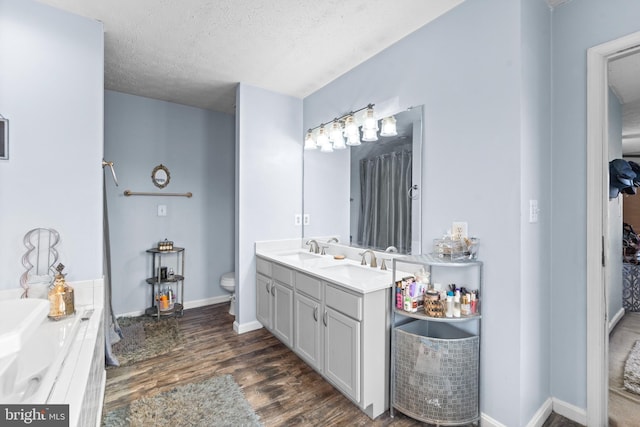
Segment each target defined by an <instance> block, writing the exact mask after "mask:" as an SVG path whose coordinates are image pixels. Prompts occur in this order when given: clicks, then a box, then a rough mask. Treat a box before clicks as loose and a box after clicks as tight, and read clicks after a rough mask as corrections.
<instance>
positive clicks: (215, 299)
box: [184, 295, 231, 309]
mask: <svg viewBox="0 0 640 427" xmlns="http://www.w3.org/2000/svg"><path fill="white" fill-rule="evenodd" d="M230 299H231V295H221V296H217V297H211V298H205V299H199V300H195V301H186V302H185V303H184V308H185V309H187V308H197V307H204V306H205V305H212V304H220V303H223V302H229V300H230Z"/></svg>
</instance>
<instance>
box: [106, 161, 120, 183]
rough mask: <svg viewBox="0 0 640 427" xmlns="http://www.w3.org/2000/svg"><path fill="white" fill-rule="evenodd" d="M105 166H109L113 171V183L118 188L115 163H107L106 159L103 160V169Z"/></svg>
mask: <svg viewBox="0 0 640 427" xmlns="http://www.w3.org/2000/svg"><path fill="white" fill-rule="evenodd" d="M105 166H109V168H110V169H111V175H112V176H113V182H115V183H116V187H117V186H118V178H116V171H115V169H113V162H107V161H106V160H105V159H102V168H103V169H104V167H105Z"/></svg>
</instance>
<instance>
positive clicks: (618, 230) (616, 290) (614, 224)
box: [607, 89, 637, 321]
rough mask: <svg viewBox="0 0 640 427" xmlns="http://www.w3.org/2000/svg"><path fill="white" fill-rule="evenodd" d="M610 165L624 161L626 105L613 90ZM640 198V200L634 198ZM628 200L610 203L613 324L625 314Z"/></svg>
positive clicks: (609, 296)
mask: <svg viewBox="0 0 640 427" xmlns="http://www.w3.org/2000/svg"><path fill="white" fill-rule="evenodd" d="M608 96H609V99H608V101H609V102H608V107H609V108H608V111H607V114H608V118H609V120H608V125H609V161H611V160H613V159H619V158H622V105H620V101H618V98H617V97H616V96H615V94H614V93H613V91H612V90H611V89H609V95H608ZM633 197H637V196H633ZM625 198H626V197H625V196H624V195H622V194H621V195H619V196H618V197H617V198H615V199H613V200H609V245H608V248H609V254H608V256H607V259H608V260H609V268H608V269H607V273H608V274H609V276H608V277H607V303H608V307H607V310H608V318H609V321H611V319H612V318H613V317H614V316H615V315H616V314H617V313H618V311H620V310H622V256H621V254H622V221H623V213H622V206H623V203H624V202H625Z"/></svg>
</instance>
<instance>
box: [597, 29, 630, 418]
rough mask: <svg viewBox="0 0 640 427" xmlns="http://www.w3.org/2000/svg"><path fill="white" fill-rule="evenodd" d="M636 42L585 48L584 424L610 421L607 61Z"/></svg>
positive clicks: (623, 39) (627, 40)
mask: <svg viewBox="0 0 640 427" xmlns="http://www.w3.org/2000/svg"><path fill="white" fill-rule="evenodd" d="M639 45H640V32H638V33H634V34H631V35H628V36H625V37H621V38H619V39H616V40H613V41H611V42H607V43H604V44H601V45H598V46H595V47H592V48H591V49H589V50H588V52H587V425H590V426H591V425H593V426H606V425H608V408H607V405H608V381H609V376H608V366H609V360H608V352H609V320H610V319H609V318H608V314H607V277H609V276H608V274H607V273H608V271H607V268H608V265H609V263H608V262H607V260H606V258H605V254H607V253H608V247H609V232H608V224H609V213H608V203H607V201H608V195H609V180H608V170H609V169H608V162H609V160H608V148H609V147H608V139H607V134H608V132H607V124H608V107H607V96H608V90H609V87H608V75H607V66H608V61H609V60H610V59H612V58H614V57H616V56H618V55H621V54H624V53H626V52H629V51H630V50H634V49H636V48H637V46H639Z"/></svg>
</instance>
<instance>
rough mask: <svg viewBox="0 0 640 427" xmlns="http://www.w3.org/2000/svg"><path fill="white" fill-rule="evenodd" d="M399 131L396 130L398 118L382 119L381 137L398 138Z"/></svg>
mask: <svg viewBox="0 0 640 427" xmlns="http://www.w3.org/2000/svg"><path fill="white" fill-rule="evenodd" d="M397 134H398V131H397V129H396V118H395V117H393V116H389V117H385V118H384V119H382V129H380V136H396V135H397Z"/></svg>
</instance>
